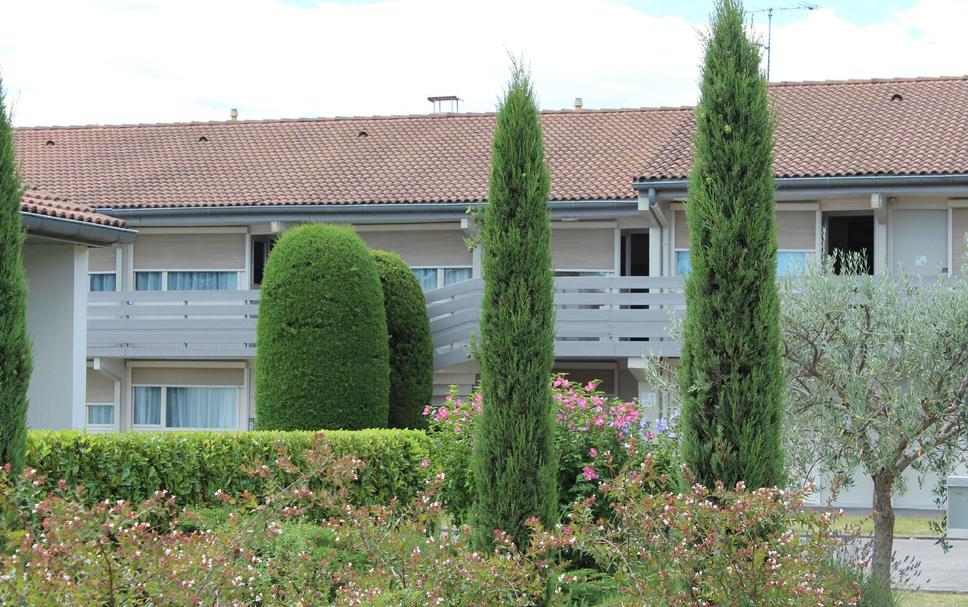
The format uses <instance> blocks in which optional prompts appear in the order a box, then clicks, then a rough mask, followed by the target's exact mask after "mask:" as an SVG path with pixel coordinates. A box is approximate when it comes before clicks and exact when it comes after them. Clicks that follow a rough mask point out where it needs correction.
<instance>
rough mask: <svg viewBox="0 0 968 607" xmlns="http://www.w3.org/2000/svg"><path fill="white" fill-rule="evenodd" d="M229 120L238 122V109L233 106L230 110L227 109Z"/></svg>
mask: <svg viewBox="0 0 968 607" xmlns="http://www.w3.org/2000/svg"><path fill="white" fill-rule="evenodd" d="M229 120H230V121H231V122H238V121H239V110H237V109H235V108H232V109H231V110H229Z"/></svg>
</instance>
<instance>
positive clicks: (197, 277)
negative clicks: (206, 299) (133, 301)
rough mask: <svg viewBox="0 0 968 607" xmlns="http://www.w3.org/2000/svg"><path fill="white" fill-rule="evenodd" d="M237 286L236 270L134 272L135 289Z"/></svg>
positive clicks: (220, 289) (197, 289)
mask: <svg viewBox="0 0 968 607" xmlns="http://www.w3.org/2000/svg"><path fill="white" fill-rule="evenodd" d="M238 288H239V272H238V271H236V270H226V271H223V270H215V271H212V270H188V271H183V270H151V271H137V272H135V273H134V289H135V291H233V290H235V289H238Z"/></svg>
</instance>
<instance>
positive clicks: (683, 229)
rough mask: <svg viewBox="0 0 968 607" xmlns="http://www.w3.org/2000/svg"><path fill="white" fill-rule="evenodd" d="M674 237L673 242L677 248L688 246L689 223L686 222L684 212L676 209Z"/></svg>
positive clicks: (686, 247)
mask: <svg viewBox="0 0 968 607" xmlns="http://www.w3.org/2000/svg"><path fill="white" fill-rule="evenodd" d="M675 213H676V215H675V217H676V219H675V221H676V239H675V242H674V243H673V244H674V245H675V247H676V248H677V249H688V248H689V224H688V223H687V222H686V212H685V211H676V212H675Z"/></svg>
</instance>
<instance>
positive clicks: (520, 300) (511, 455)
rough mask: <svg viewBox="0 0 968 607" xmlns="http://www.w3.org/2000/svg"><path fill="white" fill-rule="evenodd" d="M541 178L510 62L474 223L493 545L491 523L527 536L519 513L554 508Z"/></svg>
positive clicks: (484, 534) (517, 537)
mask: <svg viewBox="0 0 968 607" xmlns="http://www.w3.org/2000/svg"><path fill="white" fill-rule="evenodd" d="M549 188H550V177H549V174H548V168H547V166H546V165H545V163H544V144H543V140H542V134H541V117H540V115H539V113H538V107H537V103H536V101H535V97H534V91H533V89H532V87H531V80H530V77H529V75H528V74H527V72H525V70H524V69H523V68H522V67H521V66H518V65H515V67H514V70H513V73H512V77H511V83H510V85H509V87H508V90H507V92H506V93H505V95H504V99H503V100H502V101H501V106H500V109H499V110H498V113H497V126H496V129H495V131H494V144H493V152H492V155H491V176H490V182H489V185H488V205H487V208H486V211H485V212H484V222H483V226H482V228H481V243H482V244H483V246H484V250H485V251H486V254H485V255H484V259H483V264H484V302H483V305H482V309H481V342H480V352H479V356H478V361H479V363H480V368H481V392H482V393H483V395H484V398H485V399H486V400H487V402H488V403H491V404H492V406H489V407H488V408H487V409H485V411H484V414H483V415H482V416H481V420H480V424H479V428H478V431H479V434H478V437H477V440H476V442H475V444H474V449H475V452H474V460H473V469H474V473H475V475H476V478H477V482H476V487H477V501H476V504H475V521H474V525H475V534H476V536H475V537H476V541H477V543H478V545H479V546H482V547H490V546H492V545H493V542H494V530H495V529H500V530H502V531H505V532H507V533H508V534H509V535H510V536H511V537H512V538H513V539H514V541H515V542H516V543H518V545H521V546H525V545H527V541H528V535H529V530H528V528H527V527H526V526H525V521H526V520H528V519H529V518H531V517H537V518H538V519H539V520H540V521H542V522H543V523H545V524H551V523H552V522H553V521H554V520H555V516H556V513H557V503H558V496H557V494H556V489H557V483H556V482H555V475H556V472H557V463H556V461H555V459H556V458H555V452H554V419H553V418H552V412H551V387H550V386H549V385H548V376H549V375H550V374H551V367H552V365H553V363H554V339H555V337H554V335H555V324H554V323H555V319H554V277H553V274H552V269H551V216H550V213H549V210H548V190H549Z"/></svg>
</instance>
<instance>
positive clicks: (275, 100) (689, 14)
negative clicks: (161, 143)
mask: <svg viewBox="0 0 968 607" xmlns="http://www.w3.org/2000/svg"><path fill="white" fill-rule="evenodd" d="M711 4H712V3H711V2H706V1H700V0H679V1H675V0H580V1H579V0H367V1H355V2H351V1H339V2H323V1H319V0H0V15H2V19H3V22H4V23H5V25H6V27H4V32H3V35H2V36H0V76H2V78H3V84H4V87H5V89H6V91H7V97H8V99H7V101H8V104H10V105H12V107H13V112H14V122H15V124H17V125H18V126H28V125H52V124H91V123H102V124H103V123H108V124H117V123H131V122H173V121H192V120H224V119H227V118H228V115H229V109H230V108H233V107H235V108H238V109H239V114H240V118H242V119H246V118H250V119H252V118H279V117H287V118H294V117H301V116H348V115H354V116H356V115H372V114H409V113H426V112H429V111H430V109H431V108H430V104H429V103H428V102H427V99H426V98H427V97H428V96H429V95H451V94H453V95H459V96H460V97H461V98H462V99H463V100H464V103H463V104H462V106H461V110H462V111H465V110H466V111H491V110H493V109H494V106H495V102H496V99H497V96H498V94H499V92H500V90H501V88H502V86H503V85H504V82H505V81H506V79H507V73H508V63H509V62H508V53H514V54H523V55H524V56H525V57H526V59H527V61H528V62H529V63H530V65H531V69H532V72H533V76H534V80H535V84H536V89H537V92H538V95H539V98H540V103H541V106H542V107H543V108H547V109H554V108H564V107H571V106H572V104H573V102H574V99H575V97H581V98H582V99H583V100H584V104H585V107H586V108H602V107H642V106H680V105H692V104H694V103H695V101H696V95H697V85H696V81H697V78H698V68H699V63H700V59H701V58H700V51H701V42H700V34H701V32H702V31H704V28H705V23H706V20H707V16H708V12H709V10H710V7H711ZM797 4H800V3H799V2H797V1H796V0H773V1H771V0H755V1H754V0H747V5H746V6H747V9H748V10H750V11H754V10H755V9H762V8H765V7H767V6H770V5H773V6H775V7H787V6H795V5H797ZM816 4H819V5H821V7H820V8H818V9H817V10H813V11H807V10H784V11H777V12H776V13H775V18H774V24H773V57H772V74H771V79H772V80H774V81H777V80H829V79H845V78H871V77H897V76H937V75H961V74H966V73H968V35H966V34H965V31H964V24H965V23H968V0H827V1H824V0H816ZM750 16H751V18H752V19H753V21H754V24H755V28H756V29H757V31H758V32H760V35H761V36H762V37H763V40H764V41H765V36H766V14H765V13H763V12H751V15H750Z"/></svg>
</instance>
